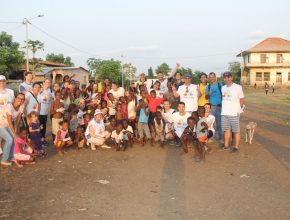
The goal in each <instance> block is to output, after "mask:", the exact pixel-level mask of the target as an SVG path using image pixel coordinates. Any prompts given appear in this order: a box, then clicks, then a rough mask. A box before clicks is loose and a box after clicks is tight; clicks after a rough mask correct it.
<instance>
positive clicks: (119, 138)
mask: <svg viewBox="0 0 290 220" xmlns="http://www.w3.org/2000/svg"><path fill="white" fill-rule="evenodd" d="M122 131H123V125H122V123H118V124H117V128H116V130H114V131H113V132H112V135H111V138H112V140H113V142H114V145H115V148H116V151H120V150H123V151H125V150H126V147H125V145H124V144H123V132H122Z"/></svg>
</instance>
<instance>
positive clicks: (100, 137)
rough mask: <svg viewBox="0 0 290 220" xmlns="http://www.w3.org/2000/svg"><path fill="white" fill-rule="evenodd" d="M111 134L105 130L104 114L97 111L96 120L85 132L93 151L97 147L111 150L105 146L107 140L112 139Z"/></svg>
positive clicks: (90, 123)
mask: <svg viewBox="0 0 290 220" xmlns="http://www.w3.org/2000/svg"><path fill="white" fill-rule="evenodd" d="M110 135H111V134H110V133H109V132H107V131H106V130H105V125H104V122H103V113H102V111H101V110H99V109H96V111H95V113H94V118H93V119H92V120H91V121H90V122H89V124H88V126H87V129H86V131H85V137H86V139H87V140H88V142H89V143H90V144H91V149H92V150H96V145H97V146H101V147H102V148H111V147H109V146H107V145H106V144H105V141H106V139H109V138H110Z"/></svg>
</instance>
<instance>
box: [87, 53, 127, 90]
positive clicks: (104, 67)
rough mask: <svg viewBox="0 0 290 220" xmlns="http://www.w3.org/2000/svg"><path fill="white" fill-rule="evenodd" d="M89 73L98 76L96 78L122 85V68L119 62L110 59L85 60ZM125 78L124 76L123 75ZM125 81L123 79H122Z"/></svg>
mask: <svg viewBox="0 0 290 220" xmlns="http://www.w3.org/2000/svg"><path fill="white" fill-rule="evenodd" d="M87 64H88V66H89V69H90V72H91V73H95V74H98V76H99V77H98V78H99V79H100V80H103V79H105V78H109V79H111V80H112V81H115V82H117V83H118V84H119V85H121V83H122V66H121V61H118V60H114V59H110V60H101V59H96V58H89V59H88V60H87ZM125 77H126V75H125ZM124 81H125V78H124Z"/></svg>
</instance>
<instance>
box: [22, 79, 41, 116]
mask: <svg viewBox="0 0 290 220" xmlns="http://www.w3.org/2000/svg"><path fill="white" fill-rule="evenodd" d="M39 92H40V84H39V83H33V85H32V89H31V91H29V92H27V93H26V94H25V103H24V109H25V111H24V112H25V115H26V116H27V115H28V114H29V113H30V112H32V111H36V112H37V113H39V110H40V103H39V101H38V99H37V96H38V94H39Z"/></svg>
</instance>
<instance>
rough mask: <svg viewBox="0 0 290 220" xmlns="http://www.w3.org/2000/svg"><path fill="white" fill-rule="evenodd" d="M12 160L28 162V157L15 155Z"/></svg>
mask: <svg viewBox="0 0 290 220" xmlns="http://www.w3.org/2000/svg"><path fill="white" fill-rule="evenodd" d="M14 159H15V160H21V161H28V160H30V155H27V154H22V153H17V154H14Z"/></svg>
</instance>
